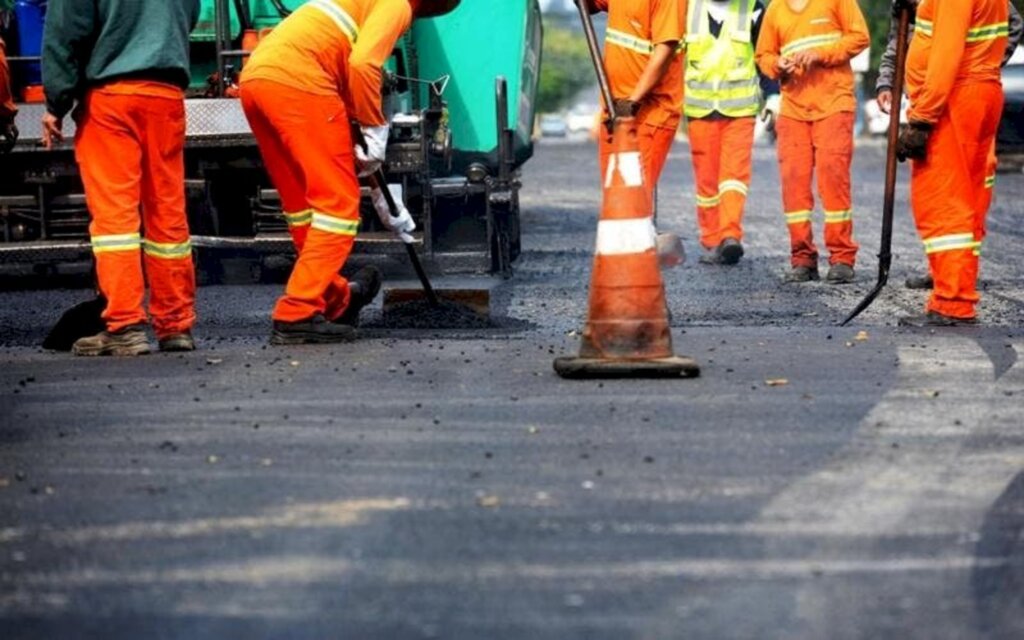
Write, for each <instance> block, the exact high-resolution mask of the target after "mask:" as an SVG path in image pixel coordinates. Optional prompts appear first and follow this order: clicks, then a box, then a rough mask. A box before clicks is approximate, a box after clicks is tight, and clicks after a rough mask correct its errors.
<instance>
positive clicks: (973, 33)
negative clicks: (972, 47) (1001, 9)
mask: <svg viewBox="0 0 1024 640" xmlns="http://www.w3.org/2000/svg"><path fill="white" fill-rule="evenodd" d="M1009 35H1010V23H1009V22H1000V23H997V24H989V25H984V26H981V27H975V28H973V29H970V30H968V31H967V42H984V41H986V40H995V39H997V38H1006V37H1008V36H1009Z"/></svg>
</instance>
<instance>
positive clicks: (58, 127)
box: [43, 112, 64, 149]
mask: <svg viewBox="0 0 1024 640" xmlns="http://www.w3.org/2000/svg"><path fill="white" fill-rule="evenodd" d="M63 129H64V119H63V118H58V117H57V116H55V115H53V114H52V113H50V112H46V114H45V115H44V116H43V146H44V147H45V148H47V149H52V148H53V144H54V143H55V142H64V131H63Z"/></svg>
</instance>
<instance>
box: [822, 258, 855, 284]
mask: <svg viewBox="0 0 1024 640" xmlns="http://www.w3.org/2000/svg"><path fill="white" fill-rule="evenodd" d="M854 276H855V274H854V271H853V267H851V266H850V265H848V264H843V263H842V262H837V263H835V264H834V265H832V266H831V267H829V269H828V275H827V276H825V282H827V283H829V284H850V283H851V282H853V280H854Z"/></svg>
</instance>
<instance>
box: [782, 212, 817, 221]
mask: <svg viewBox="0 0 1024 640" xmlns="http://www.w3.org/2000/svg"><path fill="white" fill-rule="evenodd" d="M813 213H814V212H813V211H811V210H810V209H805V210H803V211H787V212H786V224H800V223H801V222H810V221H811V215H812V214H813Z"/></svg>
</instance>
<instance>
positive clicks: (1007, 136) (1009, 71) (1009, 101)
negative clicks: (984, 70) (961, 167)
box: [996, 47, 1024, 159]
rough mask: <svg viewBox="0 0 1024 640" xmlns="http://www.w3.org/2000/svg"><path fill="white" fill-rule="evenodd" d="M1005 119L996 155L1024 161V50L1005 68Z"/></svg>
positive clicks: (1002, 123) (1021, 49)
mask: <svg viewBox="0 0 1024 640" xmlns="http://www.w3.org/2000/svg"><path fill="white" fill-rule="evenodd" d="M1003 94H1004V95H1005V103H1004V106H1003V119H1002V121H1001V122H1000V123H999V133H998V134H997V135H996V154H997V155H999V156H1000V157H1005V156H1010V155H1013V156H1021V157H1022V159H1024V48H1021V47H1017V52H1016V53H1014V54H1013V57H1012V58H1010V62H1009V64H1007V65H1006V66H1005V67H1003Z"/></svg>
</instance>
